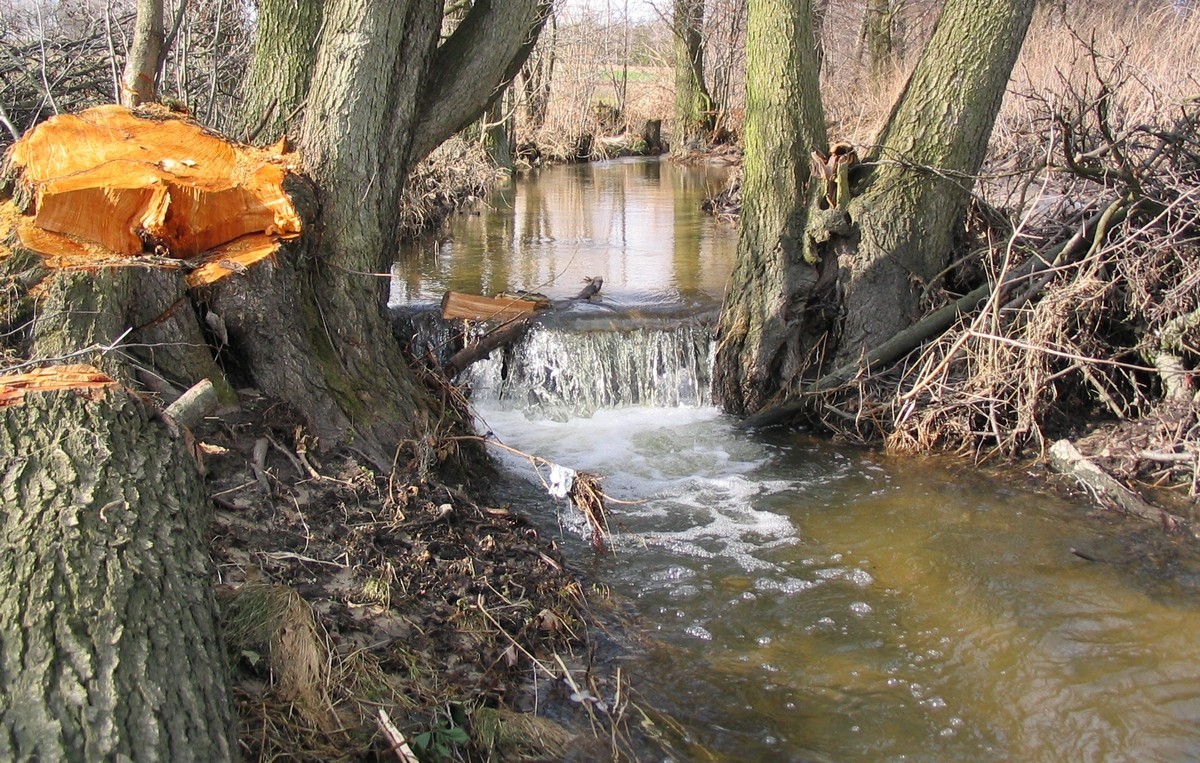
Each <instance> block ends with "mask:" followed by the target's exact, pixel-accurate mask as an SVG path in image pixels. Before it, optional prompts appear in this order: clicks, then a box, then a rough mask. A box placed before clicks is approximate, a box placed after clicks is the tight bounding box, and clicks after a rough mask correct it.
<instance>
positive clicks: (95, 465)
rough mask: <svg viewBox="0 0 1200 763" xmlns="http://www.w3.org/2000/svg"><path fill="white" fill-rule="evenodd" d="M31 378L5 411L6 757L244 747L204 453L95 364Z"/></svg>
mask: <svg viewBox="0 0 1200 763" xmlns="http://www.w3.org/2000/svg"><path fill="white" fill-rule="evenodd" d="M72 375H74V377H75V379H76V382H75V383H78V384H79V385H81V387H82V388H83V392H82V393H81V392H80V391H76V390H73V389H59V390H53V391H45V390H46V388H47V387H50V386H61V385H63V384H67V385H70V384H71V383H72V381H71V377H72ZM23 377H24V378H22V379H16V378H14V377H9V378H7V379H6V380H4V382H3V385H2V386H3V389H4V390H5V393H4V395H3V396H4V398H5V399H6V400H7V401H8V404H7V405H5V406H3V407H0V495H2V496H3V505H4V507H5V510H4V511H3V512H0V528H2V533H3V534H2V535H0V543H2V545H3V555H2V558H3V560H4V561H3V562H2V563H0V697H3V698H4V699H3V701H0V759H3V760H133V759H146V760H151V759H153V760H230V759H232V758H233V756H234V755H235V754H236V750H235V746H234V744H233V741H232V740H233V739H234V736H233V722H232V717H231V705H230V692H229V687H228V676H227V675H226V668H225V656H224V652H223V650H222V646H221V643H220V640H219V639H218V637H217V619H216V608H215V605H214V599H213V591H212V580H213V569H212V562H211V559H210V557H209V554H208V545H207V532H208V522H209V507H208V504H207V501H206V500H205V498H204V492H203V486H202V484H201V481H200V477H199V475H198V474H197V470H196V465H195V463H194V462H193V461H192V458H191V456H190V455H189V454H188V453H187V451H186V449H185V447H184V444H183V442H182V441H180V440H172V439H171V437H170V435H169V433H168V430H167V428H166V427H165V426H164V425H163V423H162V422H160V421H158V420H157V419H156V418H155V417H153V416H151V415H148V411H147V409H146V408H145V407H144V406H143V405H142V403H141V402H140V401H139V400H138V399H137V398H135V397H134V396H132V395H131V394H129V393H128V392H126V391H124V390H123V389H121V388H120V387H118V386H116V385H115V384H114V383H113V382H112V380H111V379H107V377H105V375H103V374H101V373H99V372H98V371H96V369H84V368H75V369H71V370H70V371H68V370H66V369H63V368H57V369H48V370H44V371H39V372H34V373H30V374H25V375H23ZM18 389H19V390H21V394H19V395H16V394H12V390H18Z"/></svg>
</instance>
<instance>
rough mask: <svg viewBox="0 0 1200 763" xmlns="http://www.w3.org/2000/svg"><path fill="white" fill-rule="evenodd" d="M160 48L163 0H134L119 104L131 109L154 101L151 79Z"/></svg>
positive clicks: (156, 71)
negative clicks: (131, 25)
mask: <svg viewBox="0 0 1200 763" xmlns="http://www.w3.org/2000/svg"><path fill="white" fill-rule="evenodd" d="M162 50H163V0H137V21H136V22H135V23H134V28H133V41H132V42H131V43H130V44H129V51H128V52H127V53H126V54H125V72H124V74H123V75H122V76H121V105H122V106H126V107H129V108H133V107H134V106H137V105H139V104H142V103H152V102H153V101H154V98H155V96H154V81H155V79H156V78H157V76H158V63H159V61H160V60H161V56H162Z"/></svg>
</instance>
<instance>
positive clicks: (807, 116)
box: [713, 0, 828, 413]
mask: <svg viewBox="0 0 1200 763" xmlns="http://www.w3.org/2000/svg"><path fill="white" fill-rule="evenodd" d="M746 49H747V51H748V56H747V61H746V65H747V70H746V139H745V152H746V153H745V156H746V159H745V164H744V167H743V172H744V178H743V181H742V199H743V207H742V222H741V230H740V236H739V239H738V255H737V262H736V265H735V266H734V272H733V276H732V277H731V281H730V287H729V289H728V290H727V292H726V295H725V303H724V305H723V307H722V310H721V322H720V329H719V330H720V342H719V345H718V347H717V361H716V368H715V369H714V379H713V385H714V392H715V395H716V398H717V400H719V401H720V402H721V404H723V405H724V406H725V407H726V408H727V409H728V410H730V411H732V412H736V413H744V412H747V411H752V410H756V409H757V408H758V407H759V406H760V405H761V404H762V403H763V402H764V401H765V400H766V399H767V397H769V395H770V394H771V393H772V392H773V391H774V390H775V389H776V388H777V387H778V384H779V383H780V382H779V380H780V379H781V378H788V377H789V376H791V375H792V374H793V373H794V372H795V370H796V369H797V368H798V365H799V363H800V360H801V359H800V358H799V357H798V356H797V355H796V350H797V349H798V343H797V342H796V341H795V338H794V337H795V332H796V329H797V327H798V323H799V321H800V320H801V319H802V316H803V312H804V305H803V304H801V303H799V302H796V301H794V299H793V295H795V294H804V293H810V292H812V291H813V290H814V289H815V288H816V285H817V281H818V279H819V277H820V272H819V271H818V269H816V268H813V267H811V266H809V265H807V264H806V263H805V262H804V240H805V226H806V224H807V209H808V206H809V204H810V203H811V202H814V201H815V198H816V196H818V195H819V194H820V191H819V190H818V189H816V188H815V184H813V183H811V169H810V166H811V163H810V159H809V153H810V152H811V151H813V150H822V151H824V150H825V148H826V145H827V143H828V141H827V139H826V137H825V115H824V110H823V108H822V105H821V99H820V94H819V89H818V87H819V86H818V64H817V54H816V46H815V44H814V42H813V29H812V4H811V2H807V1H806V2H800V3H795V2H787V1H786V0H752V1H751V3H750V6H749V14H748V17H747V30H746Z"/></svg>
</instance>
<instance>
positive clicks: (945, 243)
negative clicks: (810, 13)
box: [715, 0, 1034, 413]
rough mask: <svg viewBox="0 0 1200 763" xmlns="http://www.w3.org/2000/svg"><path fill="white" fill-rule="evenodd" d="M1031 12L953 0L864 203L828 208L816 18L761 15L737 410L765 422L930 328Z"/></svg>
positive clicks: (753, 21) (876, 157) (996, 2)
mask: <svg viewBox="0 0 1200 763" xmlns="http://www.w3.org/2000/svg"><path fill="white" fill-rule="evenodd" d="M803 5H805V6H806V8H805V9H804V11H807V10H808V9H807V5H808V4H807V3H805V4H803ZM1033 6H1034V1H1033V0H1020V2H1007V1H1006V2H1000V0H949V2H947V4H946V6H945V8H944V10H943V12H942V15H941V17H940V18H939V21H938V24H937V28H936V29H935V31H934V34H933V37H932V39H931V40H930V42H929V44H928V46H927V47H926V49H925V50H924V52H923V53H922V56H921V59H920V61H919V62H918V64H917V67H916V69H915V70H914V72H913V74H912V76H911V77H910V79H909V82H908V83H907V86H906V87H905V89H904V92H903V93H902V95H901V96H900V98H899V99H898V100H897V102H896V104H895V106H894V107H893V110H892V113H891V114H890V116H889V119H888V121H887V123H886V126H885V127H884V129H883V131H882V133H881V134H880V136H879V137H878V139H877V140H876V148H875V150H874V152H873V153H872V154H871V155H869V156H866V157H864V158H865V159H867V160H868V161H867V162H866V163H865V164H864V167H863V169H862V170H861V171H860V172H858V173H857V176H856V177H855V178H853V179H854V183H853V198H852V199H850V201H849V203H848V204H846V205H845V209H839V208H835V209H828V208H826V207H827V206H828V205H827V204H826V203H825V202H824V201H823V200H822V196H823V194H821V193H819V192H817V191H816V190H815V189H814V188H811V187H810V184H809V182H808V171H809V167H810V163H809V160H808V151H809V150H811V149H817V150H821V151H822V152H823V151H824V150H825V146H824V145H823V144H824V135H823V131H822V130H820V129H817V127H816V125H820V124H821V123H820V122H817V121H814V116H806V112H805V111H803V110H802V109H807V110H808V111H807V113H809V114H813V115H815V114H819V113H820V110H819V106H814V105H811V104H814V103H817V104H819V99H818V95H817V85H816V77H815V66H814V64H813V62H812V61H810V60H808V59H807V58H801V55H802V54H807V51H809V50H810V49H811V42H810V38H811V31H810V30H809V29H808V28H807V20H806V17H807V13H806V12H798V11H797V9H796V8H793V7H789V4H785V3H775V2H767V0H760V2H757V3H751V6H750V11H751V15H750V34H751V35H756V34H757V35H758V36H759V37H758V39H759V42H758V43H757V44H756V43H755V41H754V40H755V37H753V36H752V37H751V38H750V41H749V43H748V46H747V49H748V51H749V52H750V53H749V60H748V62H747V65H748V69H747V107H746V119H747V139H746V164H745V173H746V181H745V183H744V185H743V189H744V191H743V194H744V196H743V203H744V206H743V218H742V231H741V241H740V243H739V248H738V261H737V264H736V266H735V269H734V274H733V278H732V281H731V285H730V288H729V290H728V294H727V297H726V300H725V305H724V307H723V309H722V317H721V343H720V345H719V347H718V353H717V367H716V369H715V379H716V386H715V393H716V396H717V399H718V401H719V402H720V403H721V404H722V405H723V406H724V407H725V408H726V409H727V410H730V411H732V412H736V413H746V412H751V411H755V410H758V409H760V408H761V407H762V406H763V405H764V404H766V403H767V402H768V401H769V400H771V398H772V397H774V396H776V395H779V394H781V393H782V394H786V392H787V390H788V389H789V388H790V386H791V385H794V384H797V383H800V382H802V381H804V380H811V379H814V378H817V377H819V376H820V375H821V374H822V373H823V372H824V371H826V370H828V369H830V368H833V367H837V366H842V365H844V364H846V363H849V362H853V361H855V360H856V359H858V358H860V357H862V356H863V355H864V354H865V353H866V352H868V351H869V350H871V349H872V348H873V347H875V346H877V345H879V344H881V343H883V342H884V341H886V340H887V339H888V338H889V337H891V336H892V335H894V334H895V333H897V332H899V331H901V330H903V329H905V328H906V327H908V326H910V325H912V324H913V323H914V322H916V321H917V320H918V319H919V318H920V317H921V298H922V296H923V292H924V289H925V287H926V286H928V285H929V284H930V283H931V282H932V280H933V279H934V277H935V276H936V275H937V274H938V273H940V272H941V271H942V270H943V269H944V268H945V267H946V265H947V264H948V263H949V262H950V261H951V260H952V258H953V256H954V254H955V244H956V240H955V239H956V235H957V232H958V230H959V228H960V226H961V224H962V220H963V216H964V214H965V211H966V205H967V202H968V200H969V194H970V190H971V186H972V184H973V176H974V174H975V173H976V172H978V169H979V167H980V165H981V163H982V161H983V158H984V155H985V152H986V150H987V142H988V138H989V136H990V134H991V129H992V124H993V122H994V120H995V116H996V113H997V111H998V109H999V105H1000V100H1001V98H1002V97H1003V95H1004V88H1005V84H1006V83H1007V81H1008V78H1009V75H1010V73H1011V71H1012V66H1013V63H1014V62H1015V60H1016V55H1017V52H1018V51H1019V50H1020V46H1021V42H1022V41H1023V39H1024V36H1025V31H1026V29H1027V27H1028V24H1029V20H1030V18H1031V16H1032V14H1033ZM801 25H803V27H804V28H803V29H802V30H801V31H799V32H793V33H791V34H788V30H791V29H800V26H801ZM779 61H786V62H787V63H786V65H785V66H783V67H779V65H778V63H777V62H779ZM777 67H778V68H777ZM797 69H799V70H798V71H797ZM805 72H810V73H809V74H808V76H805ZM789 77H790V80H789V79H788V78H789ZM785 82H791V83H793V84H792V85H791V87H799V88H800V93H799V94H798V95H793V96H792V101H791V102H789V101H787V100H785V99H784V98H782V97H780V96H779V95H778V94H777V93H778V91H777V90H775V88H784V87H785V84H784V83H785ZM784 92H787V91H786V90H785V91H784ZM773 94H774V95H773Z"/></svg>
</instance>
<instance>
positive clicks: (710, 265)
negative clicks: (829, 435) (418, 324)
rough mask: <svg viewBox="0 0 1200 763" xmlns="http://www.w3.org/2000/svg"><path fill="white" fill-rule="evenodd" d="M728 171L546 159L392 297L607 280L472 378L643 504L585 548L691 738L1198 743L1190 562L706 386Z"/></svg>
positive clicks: (560, 289) (724, 263) (864, 743)
mask: <svg viewBox="0 0 1200 763" xmlns="http://www.w3.org/2000/svg"><path fill="white" fill-rule="evenodd" d="M720 182H721V177H720V173H719V172H716V171H710V172H707V173H706V172H705V171H703V170H696V169H691V170H685V169H681V168H678V167H675V166H672V165H670V164H667V163H659V162H646V161H631V160H626V161H620V162H612V163H606V164H599V165H589V166H582V167H559V168H553V169H550V170H547V171H544V172H543V173H542V174H541V175H540V177H536V178H533V179H530V180H526V181H520V182H518V183H516V184H514V185H510V186H508V187H506V188H504V189H502V190H501V192H500V193H498V194H497V196H496V197H495V198H494V199H493V201H492V208H491V209H490V210H488V211H487V212H485V213H484V214H482V215H479V216H477V217H463V218H461V219H459V220H458V221H457V222H456V224H455V225H454V226H453V229H452V237H451V238H450V239H447V240H443V241H441V242H439V243H436V244H429V245H426V247H425V248H424V249H423V250H422V251H421V252H418V253H415V254H414V255H413V256H412V259H410V260H409V261H408V262H406V263H404V264H403V266H401V267H400V268H398V271H402V272H403V273H404V276H403V277H402V278H401V279H398V281H399V282H398V284H397V286H396V288H395V292H394V295H395V298H396V300H397V302H422V301H426V302H427V301H432V300H433V299H435V298H436V297H440V294H441V290H443V289H445V288H454V289H461V290H468V291H479V292H483V293H490V292H493V291H498V290H503V289H516V288H522V289H531V290H536V291H543V292H545V293H547V294H548V295H550V296H552V297H556V298H557V297H563V296H567V295H570V294H572V293H574V292H575V291H577V290H578V287H579V283H578V281H579V279H580V278H582V277H583V276H585V275H603V276H604V277H605V287H604V291H603V292H602V294H603V295H604V297H603V299H602V300H601V301H600V304H595V305H592V304H588V305H577V306H575V307H573V308H571V309H569V310H567V311H565V314H564V315H561V316H558V317H556V319H555V320H554V321H552V322H550V323H548V325H546V326H545V327H542V328H539V329H537V330H535V331H534V332H533V333H532V334H531V335H530V336H528V337H527V338H526V340H524V341H523V342H522V343H521V344H520V345H519V346H517V347H516V348H514V349H512V350H511V351H509V352H505V353H499V352H498V353H495V356H494V357H493V358H492V359H491V360H489V361H487V362H484V363H482V364H478V365H477V366H476V367H474V368H473V369H472V370H471V377H470V381H471V384H472V386H473V387H474V393H473V394H474V398H473V399H474V404H475V406H476V409H477V411H478V412H479V415H480V421H481V428H482V429H485V430H488V431H491V432H493V433H495V434H496V435H497V436H498V437H499V438H500V439H502V440H503V441H504V442H506V443H507V444H509V445H511V446H513V447H515V448H518V449H520V450H522V451H525V452H529V453H535V454H537V455H539V456H542V457H544V458H547V459H549V460H551V461H554V462H556V463H559V464H562V465H564V466H567V467H570V468H573V469H583V470H588V471H593V472H597V473H599V474H601V475H604V477H605V479H604V482H603V487H604V490H605V491H606V493H608V494H609V495H611V496H614V497H617V498H623V499H630V500H640V501H642V502H641V503H638V504H634V505H621V506H613V507H612V508H614V509H615V510H616V513H615V514H614V517H613V520H614V530H615V534H614V538H613V545H614V552H615V553H613V554H611V555H608V556H603V557H595V558H594V561H590V562H588V561H585V562H584V563H583V564H584V566H585V567H586V574H587V575H588V576H589V578H590V579H591V580H593V581H594V582H598V583H602V584H606V585H609V586H611V587H612V588H613V589H614V590H616V591H617V592H619V593H620V594H622V595H623V596H625V597H627V598H628V599H630V600H632V601H633V602H635V605H636V608H637V610H638V613H639V615H640V617H639V622H640V623H642V624H643V625H644V626H645V628H646V629H647V631H649V632H650V633H651V635H652V638H650V639H647V644H648V645H647V646H645V647H644V649H642V650H640V651H638V652H636V653H635V654H632V655H630V656H629V657H628V658H627V662H626V666H625V670H626V671H627V672H628V673H629V674H630V675H631V676H633V677H634V681H635V684H636V685H637V687H638V689H639V690H640V691H641V693H642V695H643V696H644V697H645V698H646V700H647V701H648V702H649V703H650V704H652V705H654V706H655V707H659V708H661V709H663V710H666V711H668V712H669V713H671V714H672V715H673V716H674V717H675V718H676V719H677V720H678V721H679V722H680V723H681V724H682V726H683V728H684V731H685V733H686V735H687V737H688V738H689V739H690V740H691V741H692V742H693V743H694V744H695V746H694V747H692V748H690V749H689V750H688V751H687V752H686V753H685V755H684V757H685V758H687V759H709V758H707V757H706V753H704V752H703V750H705V749H706V750H708V751H709V752H711V754H712V755H713V756H714V758H715V759H719V760H748V761H749V760H762V761H777V760H822V761H824V760H829V761H884V760H918V761H1101V760H1103V761H1111V760H1120V761H1126V760H1128V761H1180V760H1197V759H1200V727H1198V726H1197V721H1200V606H1198V603H1200V598H1198V594H1200V576H1195V575H1188V574H1185V573H1181V574H1180V575H1177V576H1176V577H1174V578H1172V579H1170V580H1165V581H1164V580H1157V579H1149V578H1147V577H1145V575H1143V574H1140V573H1139V572H1138V570H1137V569H1135V568H1134V566H1133V565H1131V564H1128V563H1127V562H1126V561H1125V560H1126V559H1127V557H1128V554H1127V551H1126V549H1125V547H1124V546H1123V545H1122V542H1121V540H1120V539H1119V538H1118V537H1117V531H1116V529H1114V528H1112V527H1111V526H1110V525H1106V524H1101V523H1098V522H1095V521H1085V520H1084V519H1082V518H1081V516H1082V515H1083V513H1084V507H1082V506H1080V505H1077V504H1071V503H1069V502H1066V501H1063V500H1061V499H1058V498H1056V497H1053V496H1049V495H1047V494H1044V493H1040V492H1036V491H1033V490H1031V489H1029V488H1027V487H1025V485H1024V480H1023V479H1022V476H1021V475H1013V476H1012V478H1010V479H1001V478H1000V477H997V476H995V475H991V476H987V475H983V474H981V473H978V472H976V471H974V470H973V469H971V468H969V467H966V466H964V465H962V464H960V463H956V462H948V461H945V460H938V459H912V458H892V457H886V456H882V455H879V454H876V453H873V452H869V451H864V450H857V449H850V448H839V447H836V446H834V445H831V444H829V443H828V442H825V441H822V440H819V439H816V438H813V437H810V436H806V435H804V434H799V433H789V432H783V431H768V432H758V433H752V432H744V431H740V430H738V429H736V428H734V427H733V422H732V420H730V419H729V418H728V417H726V416H724V415H722V414H720V413H718V412H717V411H716V410H715V409H714V408H712V407H711V405H710V401H709V397H708V381H709V363H710V360H711V358H710V356H711V342H710V337H709V335H708V332H707V328H706V326H707V325H708V323H707V320H706V319H705V316H708V315H710V314H711V311H712V309H713V308H714V306H715V305H716V304H717V303H718V301H719V298H720V293H721V290H722V288H723V283H724V280H725V278H726V277H727V274H728V272H729V269H730V268H731V263H732V257H733V248H734V239H735V237H736V234H735V233H734V231H733V230H732V229H730V228H723V227H721V226H720V225H718V224H717V223H715V222H714V221H712V220H709V219H706V218H704V217H702V216H700V215H699V213H698V212H697V211H696V210H697V206H698V203H699V197H700V195H702V194H703V192H704V191H705V190H706V188H707V189H712V188H715V187H717V186H719V184H720ZM688 316H701V319H699V320H696V319H690V318H689V317H688ZM506 464H507V468H508V469H509V470H510V471H511V473H512V474H513V475H514V478H515V479H516V480H518V481H519V482H523V483H524V484H526V485H527V486H529V487H528V489H525V490H523V491H518V492H519V494H520V495H522V496H525V498H524V499H523V500H525V501H526V504H525V505H524V506H523V508H524V510H525V511H526V512H528V513H531V514H534V515H538V516H540V517H541V518H542V521H543V522H544V523H545V525H546V526H547V527H548V528H549V530H550V531H552V532H561V533H562V534H563V537H564V539H565V540H566V542H567V543H568V544H569V545H570V549H571V554H572V556H573V557H574V558H576V559H582V560H589V559H592V558H593V557H592V552H591V551H590V549H589V547H588V545H587V543H586V538H587V536H588V533H587V531H586V529H585V528H584V526H583V523H582V521H581V520H580V518H579V517H578V516H576V515H575V514H574V513H573V512H572V510H570V509H568V508H566V507H562V506H556V504H555V502H554V501H553V500H552V499H550V498H549V497H547V496H545V495H544V493H542V494H540V496H534V493H533V488H534V487H537V489H538V490H540V482H539V481H538V479H539V478H538V477H537V476H536V475H534V474H533V473H532V472H531V470H530V467H529V464H528V462H527V461H525V460H523V459H519V458H515V457H514V458H511V459H509V460H507V461H506ZM543 476H544V475H543ZM556 512H557V513H556ZM1072 549H1080V550H1083V551H1085V553H1087V554H1089V555H1091V556H1093V557H1097V558H1099V559H1102V560H1105V561H1101V562H1087V561H1084V560H1083V559H1081V558H1080V557H1079V556H1076V555H1075V554H1073V553H1072Z"/></svg>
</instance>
